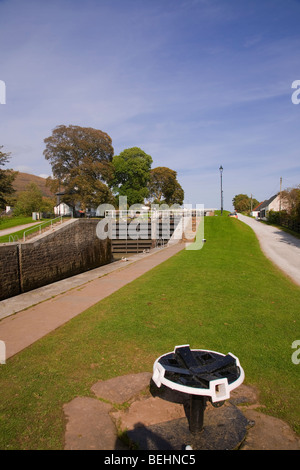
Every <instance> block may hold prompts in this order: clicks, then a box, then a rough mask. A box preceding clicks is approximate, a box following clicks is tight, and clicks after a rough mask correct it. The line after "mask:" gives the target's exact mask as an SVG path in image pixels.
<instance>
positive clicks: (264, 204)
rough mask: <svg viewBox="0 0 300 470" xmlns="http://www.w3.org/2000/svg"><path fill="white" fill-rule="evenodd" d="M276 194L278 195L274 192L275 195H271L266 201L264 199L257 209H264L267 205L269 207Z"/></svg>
mask: <svg viewBox="0 0 300 470" xmlns="http://www.w3.org/2000/svg"><path fill="white" fill-rule="evenodd" d="M277 196H278V194H275V196H272V197H270V199H267V200H266V201H264V202H263V203H262V205H261V206H260V208H259V209H260V210H261V209H266V208H267V207H269V205H270V204H271V202H272V201H274V199H276V198H277Z"/></svg>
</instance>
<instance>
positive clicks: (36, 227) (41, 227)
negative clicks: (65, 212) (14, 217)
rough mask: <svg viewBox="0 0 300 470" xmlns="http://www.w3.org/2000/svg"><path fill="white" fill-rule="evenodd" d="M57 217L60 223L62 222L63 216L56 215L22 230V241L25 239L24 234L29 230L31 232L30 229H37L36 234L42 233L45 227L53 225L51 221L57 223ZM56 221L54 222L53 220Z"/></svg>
mask: <svg viewBox="0 0 300 470" xmlns="http://www.w3.org/2000/svg"><path fill="white" fill-rule="evenodd" d="M58 219H60V223H61V224H62V219H63V216H62V215H60V216H59V217H56V218H55V219H51V220H49V221H47V222H42V223H41V224H39V225H35V226H34V227H31V228H28V229H27V230H24V232H23V242H25V241H26V236H27V235H28V233H29V232H32V231H37V232H38V234H39V235H40V234H41V233H42V230H43V229H44V228H46V227H50V228H52V227H53V223H55V224H56V223H57V221H58ZM55 221H56V222H55Z"/></svg>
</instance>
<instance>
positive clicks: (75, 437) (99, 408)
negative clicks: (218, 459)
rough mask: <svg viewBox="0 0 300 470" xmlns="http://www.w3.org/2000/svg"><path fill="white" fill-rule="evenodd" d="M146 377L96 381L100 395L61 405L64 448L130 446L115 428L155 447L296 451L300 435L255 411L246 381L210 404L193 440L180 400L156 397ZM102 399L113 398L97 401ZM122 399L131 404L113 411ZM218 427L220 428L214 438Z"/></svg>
mask: <svg viewBox="0 0 300 470" xmlns="http://www.w3.org/2000/svg"><path fill="white" fill-rule="evenodd" d="M149 377H151V374H150V373H149V372H145V373H143V372H142V373H140V374H128V375H126V376H121V377H116V378H113V379H109V380H107V381H101V382H97V383H96V384H95V385H94V386H93V387H92V390H93V391H94V392H95V390H96V393H97V396H98V397H99V399H98V398H90V397H77V398H75V399H74V400H72V401H71V402H70V403H68V404H66V405H64V407H63V410H64V413H65V416H66V420H67V424H66V432H65V449H66V450H71V449H73V450H92V449H95V450H129V447H128V445H129V443H128V441H127V443H126V444H125V443H123V442H121V441H120V440H119V439H118V437H117V435H118V432H119V433H121V434H122V432H127V436H128V438H129V441H130V440H131V441H133V442H134V443H135V444H138V445H140V447H141V448H143V447H146V448H148V447H149V448H151V449H153V450H154V449H156V450H163V449H169V450H172V449H173V450H174V449H175V448H176V449H177V448H179V447H180V446H183V445H189V444H193V445H194V449H193V450H196V449H197V448H198V449H199V448H209V449H211V450H212V449H216V450H217V449H218V450H220V449H223V448H224V446H225V448H227V449H228V448H235V446H238V447H239V446H240V447H239V449H240V450H300V439H299V437H298V436H297V435H296V434H295V433H294V432H293V431H292V429H291V428H290V426H289V425H288V424H287V423H285V422H284V421H282V420H279V419H277V418H274V417H271V416H267V415H265V414H263V413H261V412H260V411H258V410H257V408H258V407H260V408H261V405H260V404H259V402H258V398H259V396H258V393H257V390H256V389H255V388H254V387H251V386H249V385H245V384H242V385H241V386H240V387H238V388H237V389H235V390H234V391H233V392H232V394H231V398H230V400H228V402H226V403H225V405H224V406H222V407H221V408H213V407H212V405H211V404H208V406H207V409H206V411H205V416H204V427H205V429H204V431H203V434H202V433H201V434H202V435H201V436H200V437H199V439H198V440H196V441H194V442H192V441H191V440H190V437H191V436H190V434H189V430H188V420H187V418H186V416H184V407H183V403H184V401H183V400H182V398H180V396H178V395H176V394H174V396H173V398H172V396H171V395H170V394H167V393H165V391H162V393H161V394H160V393H158V394H156V396H154V395H155V394H154V395H153V392H154V389H153V388H152V387H151V380H150V379H149ZM149 382H150V383H149ZM131 384H132V385H131ZM123 388H124V391H123V390H122V389H123ZM114 389H115V390H116V392H115V391H114ZM159 395H160V396H159ZM104 397H106V399H107V400H109V401H111V402H110V403H104V402H101V401H100V399H101V398H102V399H104ZM114 399H117V402H113V401H112V400H114ZM122 399H124V400H125V401H126V402H128V401H129V402H131V404H130V406H129V407H126V408H125V409H123V410H120V409H119V410H117V409H116V408H118V406H117V407H116V406H114V405H119V404H120V403H121V400H122ZM172 399H173V401H172ZM170 400H171V401H170ZM228 423H229V424H228ZM232 426H233V427H232ZM216 428H219V429H218V434H217V435H216V436H215V434H214V432H215V429H216ZM246 428H247V429H246ZM245 432H246V435H245ZM213 441H214V442H213ZM242 441H243V442H242ZM222 442H223V443H222ZM213 445H214V447H213ZM147 446H148V447H147ZM205 446H206V447H205ZM179 450H181V449H179Z"/></svg>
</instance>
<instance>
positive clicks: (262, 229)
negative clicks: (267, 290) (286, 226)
mask: <svg viewBox="0 0 300 470" xmlns="http://www.w3.org/2000/svg"><path fill="white" fill-rule="evenodd" d="M238 218H239V220H241V221H242V222H244V223H245V224H247V225H249V226H250V227H251V228H252V229H253V230H254V232H255V234H256V236H257V238H258V240H259V243H260V246H261V249H262V251H263V252H264V254H265V255H266V256H267V257H268V258H269V259H270V260H271V261H273V263H274V264H276V266H277V267H278V268H280V269H281V270H282V271H283V272H284V273H285V274H286V275H287V276H289V277H290V278H291V279H292V280H293V281H294V282H295V283H296V284H298V285H300V239H298V238H296V237H293V236H292V235H290V234H289V233H286V232H284V231H283V230H279V229H278V228H276V227H272V226H271V225H266V224H264V223H262V222H259V221H257V220H255V219H252V218H250V217H246V216H244V215H241V214H239V215H238Z"/></svg>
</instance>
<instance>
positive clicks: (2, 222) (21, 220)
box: [0, 216, 33, 233]
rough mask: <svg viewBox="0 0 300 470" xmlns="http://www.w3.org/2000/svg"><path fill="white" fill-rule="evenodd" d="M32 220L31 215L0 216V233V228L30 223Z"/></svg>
mask: <svg viewBox="0 0 300 470" xmlns="http://www.w3.org/2000/svg"><path fill="white" fill-rule="evenodd" d="M31 222H33V220H32V217H21V216H20V217H3V218H0V233H1V230H4V229H7V228H13V227H17V226H18V225H25V224H30V223H31Z"/></svg>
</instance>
